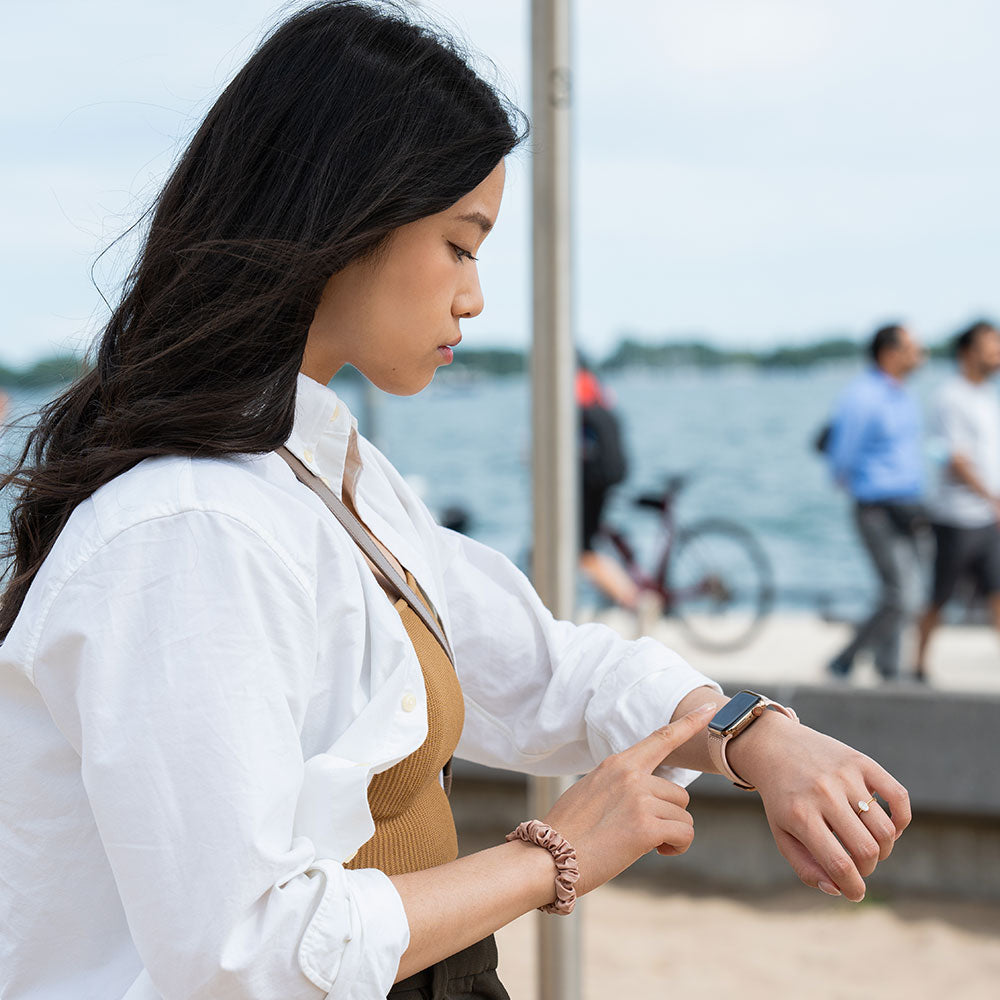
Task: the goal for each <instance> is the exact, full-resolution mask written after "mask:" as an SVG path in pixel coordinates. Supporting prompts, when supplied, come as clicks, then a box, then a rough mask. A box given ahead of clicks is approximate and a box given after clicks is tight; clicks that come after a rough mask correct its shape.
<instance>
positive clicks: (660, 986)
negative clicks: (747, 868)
mask: <svg viewBox="0 0 1000 1000" xmlns="http://www.w3.org/2000/svg"><path fill="white" fill-rule="evenodd" d="M583 903H584V905H583V907H582V912H581V921H582V934H583V949H582V950H583V956H584V962H583V975H582V980H583V997H584V1000H606V998H607V997H609V996H614V997H619V998H621V1000H626V998H627V1000H646V998H649V1000H654V998H655V1000H660V998H670V997H695V996H703V995H707V994H709V993H710V994H713V995H717V996H729V995H732V996H739V997H743V998H746V1000H758V998H759V1000H764V998H767V1000H786V998H787V1000H799V998H807V1000H869V998H872V1000H875V998H878V1000H932V998H934V1000H937V998H941V997H947V998H948V1000H996V998H997V997H998V996H1000V905H989V904H982V903H965V902H957V901H953V900H948V901H942V900H912V901H906V902H899V901H896V902H893V903H887V902H880V901H878V900H877V899H872V898H868V899H866V900H864V901H863V902H862V903H860V904H852V903H848V902H845V901H844V900H838V899H827V898H824V897H822V896H819V894H817V893H813V892H811V891H810V890H807V889H804V888H803V889H802V890H788V891H784V892H781V893H779V894H770V895H765V896H763V897H759V898H753V897H749V896H746V895H742V894H741V895H736V894H720V893H701V892H691V891H680V890H678V891H670V890H668V889H665V888H662V887H653V888H650V887H648V886H644V885H643V884H642V882H641V880H639V879H637V878H636V877H634V876H632V875H625V876H621V877H619V878H618V879H616V880H615V881H614V882H613V883H611V884H609V885H606V886H604V887H603V888H601V889H598V890H596V891H595V892H593V893H591V894H590V895H589V896H587V897H586V898H585V899H584V900H583ZM538 919H554V918H545V917H542V916H541V915H538V916H536V915H535V914H529V915H528V916H526V917H522V918H521V919H519V920H516V921H514V923H512V924H509V925H508V926H507V927H505V928H504V929H503V930H501V931H500V932H499V933H498V934H497V940H498V944H499V948H500V973H501V978H502V979H503V981H504V984H505V985H506V987H507V989H508V991H509V992H510V995H511V997H512V1000H535V998H536V997H537V989H536V984H535V971H534V968H535V966H534V956H535V921H536V920H538ZM730 991H732V992H731V993H730Z"/></svg>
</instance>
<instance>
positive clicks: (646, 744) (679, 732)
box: [618, 701, 719, 772]
mask: <svg viewBox="0 0 1000 1000" xmlns="http://www.w3.org/2000/svg"><path fill="white" fill-rule="evenodd" d="M718 707H719V706H718V705H716V703H715V702H714V701H710V702H707V703H706V704H704V705H699V706H698V707H697V708H696V709H694V710H693V711H691V712H688V713H687V715H682V716H681V717H680V718H679V719H674V721H673V722H671V723H669V724H668V725H666V726H660V728H659V729H654V730H653V731H652V732H651V733H650V734H649V735H648V736H647V737H646V738H645V739H643V740H639V742H638V743H636V744H635V745H634V746H631V747H629V748H628V749H627V750H623V751H622V752H621V753H620V754H619V755H618V756H619V757H620V758H623V759H625V760H626V761H628V762H629V763H630V764H634V765H635V766H636V767H640V768H643V769H644V770H646V771H649V772H652V771H654V770H655V769H656V768H657V767H659V766H660V764H662V763H663V761H664V760H665V759H666V758H667V757H669V756H670V754H672V753H673V752H674V751H675V750H676V749H677V748H678V747H679V746H682V745H683V744H685V743H687V741H688V740H689V739H691V737H692V736H694V735H695V733H697V732H700V731H701V730H702V729H704V728H705V726H707V725H708V723H709V720H710V719H711V718H712V716H713V715H715V712H716V710H717V709H718Z"/></svg>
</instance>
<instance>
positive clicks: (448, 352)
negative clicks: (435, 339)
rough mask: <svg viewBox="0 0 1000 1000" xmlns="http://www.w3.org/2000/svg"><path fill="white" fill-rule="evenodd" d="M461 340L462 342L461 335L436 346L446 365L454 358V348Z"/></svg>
mask: <svg viewBox="0 0 1000 1000" xmlns="http://www.w3.org/2000/svg"><path fill="white" fill-rule="evenodd" d="M461 342H462V338H461V336H458V337H456V338H455V339H454V340H451V341H449V342H448V343H447V344H442V345H441V346H440V347H439V348H438V351H439V352H440V353H441V356H442V357H443V358H444V363H445V364H446V365H450V364H451V362H452V361H453V360H454V357H455V351H454V348H456V347H458V345H459V344H460V343H461Z"/></svg>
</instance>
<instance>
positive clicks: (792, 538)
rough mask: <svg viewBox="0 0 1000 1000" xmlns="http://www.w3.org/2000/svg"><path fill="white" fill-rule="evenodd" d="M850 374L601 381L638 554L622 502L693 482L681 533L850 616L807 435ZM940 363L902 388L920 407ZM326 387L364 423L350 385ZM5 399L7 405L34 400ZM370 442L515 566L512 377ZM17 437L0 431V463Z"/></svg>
mask: <svg viewBox="0 0 1000 1000" xmlns="http://www.w3.org/2000/svg"><path fill="white" fill-rule="evenodd" d="M857 370H858V366H857V365H829V366H824V367H821V368H813V369H798V370H791V371H781V372H762V371H759V370H757V369H753V368H745V369H742V368H729V369H723V370H718V371H713V370H708V369H703V370H699V369H685V370H676V371H631V372H624V373H618V374H613V375H609V376H607V377H606V378H605V380H604V381H605V384H606V385H607V387H608V388H610V389H611V390H612V392H613V393H614V395H615V397H616V399H617V402H618V407H619V411H620V413H621V415H622V418H623V421H624V424H625V431H626V435H627V443H628V448H629V454H630V469H629V476H628V479H627V480H626V482H625V483H623V484H622V485H621V486H620V487H619V488H618V489H617V491H616V492H615V495H614V497H613V498H612V500H611V502H610V503H609V505H608V512H607V513H608V518H609V520H611V521H612V522H613V523H615V524H616V525H617V526H619V527H623V528H625V529H626V530H627V532H628V534H629V535H630V536H631V537H632V538H633V540H634V541H635V543H636V544H637V547H638V549H639V551H640V552H641V553H644V554H645V555H646V557H647V563H648V553H649V552H650V550H651V548H652V545H653V542H654V537H655V521H654V518H653V517H652V516H651V515H650V514H648V513H646V512H643V511H640V510H638V509H635V508H633V507H632V506H631V504H630V502H629V498H630V497H631V496H632V495H633V494H635V493H637V492H639V491H641V490H642V489H648V488H652V487H656V486H657V485H659V484H660V483H662V481H663V479H664V477H665V476H666V475H667V474H669V473H676V472H690V473H693V474H694V478H693V480H692V482H691V485H690V486H689V488H688V489H687V490H686V491H685V492H684V493H683V494H682V495H681V498H680V501H679V504H678V515H679V520H680V522H681V524H682V525H683V524H684V523H689V522H692V521H694V520H696V519H698V518H700V517H702V516H709V515H721V516H725V517H728V518H731V519H733V520H736V521H738V522H740V523H741V524H744V525H745V526H747V527H748V528H750V529H751V530H753V531H754V532H755V533H756V534H757V536H758V538H759V539H760V541H761V542H762V544H763V545H764V548H765V549H766V551H767V553H768V555H769V557H770V559H771V561H772V563H773V565H774V570H775V579H776V584H777V587H778V602H779V605H782V606H785V607H789V608H816V607H817V604H818V602H821V601H825V600H829V601H830V602H831V603H832V609H833V611H834V613H842V614H848V615H849V614H855V613H857V611H858V610H859V609H860V608H861V607H863V606H864V604H865V603H866V601H867V600H868V597H869V595H870V593H871V591H872V586H873V585H872V577H871V571H870V570H869V568H868V563H867V558H866V556H865V554H864V552H863V551H862V550H861V549H860V547H859V544H858V542H857V540H856V537H855V534H854V531H853V528H852V525H851V520H850V509H849V503H848V501H847V499H846V498H845V497H844V495H843V494H842V493H841V492H840V491H838V490H836V489H835V488H834V487H833V486H832V485H831V483H830V479H829V475H828V473H827V470H826V467H825V464H824V463H823V461H822V460H821V459H820V457H819V456H818V455H817V454H816V453H815V452H814V451H813V449H812V439H813V437H814V436H815V433H816V431H817V430H818V428H819V427H820V425H821V424H822V423H823V422H824V420H825V419H826V417H827V416H828V414H829V411H830V407H831V405H832V403H833V400H834V399H835V397H836V395H837V393H838V392H839V391H840V389H841V387H842V386H843V385H844V384H845V382H846V381H847V380H848V379H849V378H851V377H852V375H853V374H854V373H855V372H856V371H857ZM947 372H948V366H946V365H943V364H938V365H932V366H927V367H926V368H925V369H923V370H922V371H921V372H920V373H919V375H918V376H917V377H916V378H915V379H914V383H913V384H914V388H915V390H916V392H917V394H918V396H920V397H921V398H923V399H924V400H926V398H927V396H928V395H929V393H930V392H931V391H932V390H933V387H934V386H935V385H937V384H938V383H939V382H940V381H941V379H942V378H944V377H945V376H946V374H947ZM334 387H335V388H336V389H337V391H338V392H339V393H340V394H341V396H342V397H343V399H344V400H345V402H346V403H347V404H348V406H350V407H351V409H352V410H353V412H354V413H355V414H356V415H357V416H358V418H359V422H360V423H361V424H362V426H361V430H362V432H363V433H367V428H366V427H365V424H364V421H365V408H364V405H363V402H364V400H363V390H362V388H361V386H360V385H359V384H357V383H352V382H344V383H343V384H338V383H337V382H336V381H335V383H334ZM12 395H13V400H12V402H13V404H14V408H15V410H24V409H25V408H27V407H32V406H37V405H38V403H39V402H41V401H42V399H44V396H43V395H39V394H33V395H30V396H26V395H16V394H12ZM375 399H376V403H375V407H374V410H373V411H372V412H373V414H374V419H375V432H374V437H375V439H376V440H377V443H378V444H379V447H380V448H381V449H382V450H383V451H384V452H385V453H386V455H388V457H389V458H390V459H391V460H392V462H393V463H394V464H395V465H396V467H397V468H398V469H399V470H400V471H401V472H402V473H403V474H404V475H406V476H408V477H410V478H411V481H413V482H414V484H415V485H416V486H417V487H418V489H420V491H421V492H422V493H423V496H424V499H425V500H426V502H427V503H428V504H429V506H430V507H431V509H432V510H435V511H441V510H443V509H444V508H446V507H448V506H451V505H456V504H457V505H460V506H462V507H464V508H465V509H466V510H467V511H468V512H469V514H470V516H471V525H470V534H472V535H474V536H475V537H476V538H479V539H480V540H481V541H483V542H485V543H486V544H488V545H491V546H493V547H495V548H497V549H499V550H500V551H502V552H504V553H506V554H507V555H509V556H510V557H511V558H513V559H514V560H515V561H518V562H523V560H524V557H525V553H526V552H527V551H528V549H529V546H530V532H531V512H530V504H531V494H530V412H529V407H530V392H529V385H528V382H527V379H526V378H523V377H518V376H507V377H497V378H493V377H482V378H475V379H471V380H470V379H468V378H467V377H463V376H459V375H458V374H457V373H452V372H449V371H447V370H445V371H442V372H441V373H439V375H438V377H437V379H436V380H435V381H434V382H433V383H432V384H431V385H430V386H429V387H428V388H427V389H426V390H425V391H424V392H423V393H421V394H420V395H418V396H414V397H408V398H396V397H392V396H386V395H383V394H380V393H377V394H375ZM17 438H18V435H17V434H16V433H10V434H8V435H7V436H6V439H5V441H4V446H3V450H4V452H5V453H6V454H7V455H8V456H9V455H10V454H11V452H12V449H13V448H14V447H15V446H16V443H17Z"/></svg>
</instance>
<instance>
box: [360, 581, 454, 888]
mask: <svg viewBox="0 0 1000 1000" xmlns="http://www.w3.org/2000/svg"><path fill="white" fill-rule="evenodd" d="M406 582H407V583H408V584H409V585H410V587H411V588H412V589H413V591H414V592H415V593H416V594H417V595H418V596H419V597H420V599H421V600H422V601H423V603H424V605H425V606H426V607H427V608H428V610H430V611H431V614H434V611H433V609H432V608H431V607H430V604H429V602H428V601H427V600H426V598H425V596H424V594H423V592H422V591H421V590H420V588H419V586H418V585H417V583H416V581H415V580H414V578H413V576H412V575H411V574H410V573H409V571H407V573H406ZM396 611H398V612H399V617H400V618H401V619H402V621H403V626H404V628H405V629H406V633H407V635H408V636H409V637H410V641H411V642H412V643H413V648H414V649H415V650H416V653H417V659H419V661H420V667H421V669H422V671H423V675H424V685H425V686H426V688H427V739H426V740H424V742H423V743H422V744H421V745H420V746H419V747H418V748H417V749H416V750H414V751H413V753H411V754H410V756H409V757H406V758H405V759H404V760H401V761H400V762H399V763H398V764H396V765H395V766H393V767H391V768H389V770H388V771H383V772H382V773H381V774H376V775H375V777H374V778H373V779H372V781H371V784H369V786H368V806H369V808H370V809H371V813H372V818H373V819H374V820H375V835H374V836H373V837H372V838H371V840H369V841H368V842H367V843H365V844H363V845H362V846H361V849H360V850H359V851H358V853H357V854H356V855H355V856H354V857H353V858H352V859H351V860H350V861H349V862H347V864H346V867H347V868H379V869H381V870H382V871H384V872H385V873H386V874H387V875H400V874H402V873H403V872H415V871H421V870H423V869H424V868H433V867H434V866H435V865H441V864H444V863H445V862H447V861H454V860H455V858H457V857H458V836H457V835H456V833H455V820H454V818H453V816H452V814H451V806H450V805H449V803H448V796H447V795H445V792H444V789H443V788H442V787H441V782H440V774H441V769H442V768H443V767H444V765H445V764H446V763H447V762H448V761H449V760H450V759H451V755H452V754H453V753H454V752H455V747H456V746H458V740H459V737H460V736H461V735H462V725H463V724H464V722H465V706H464V704H463V702H462V687H461V685H460V684H459V682H458V677H457V676H456V675H455V669H454V667H453V666H452V664H451V661H450V660H449V659H448V656H447V654H446V653H445V651H444V650H443V649H442V648H441V646H440V644H439V643H438V641H437V640H436V639H435V638H434V635H433V634H432V633H431V631H430V630H429V629H428V628H427V626H426V625H424V623H423V622H422V621H421V620H420V617H419V616H418V615H417V613H416V612H415V611H414V610H413V609H412V608H411V607H410V606H409V605H408V604H407V603H406V601H404V600H403V599H402V598H400V599H399V600H398V601H396Z"/></svg>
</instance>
